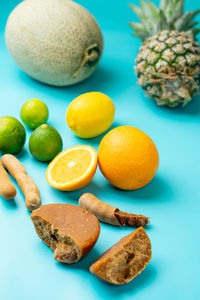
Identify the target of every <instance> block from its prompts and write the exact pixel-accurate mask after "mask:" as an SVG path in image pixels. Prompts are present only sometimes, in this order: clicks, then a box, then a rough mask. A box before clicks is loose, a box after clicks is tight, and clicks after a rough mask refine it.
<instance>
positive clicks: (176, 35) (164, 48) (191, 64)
mask: <svg viewBox="0 0 200 300" xmlns="http://www.w3.org/2000/svg"><path fill="white" fill-rule="evenodd" d="M135 71H136V75H137V77H138V84H139V85H140V86H141V87H142V88H143V89H144V90H145V91H146V95H147V96H148V97H150V98H154V99H155V100H156V102H157V104H158V105H167V106H169V107H175V106H177V105H179V104H182V105H186V104H187V103H188V102H190V101H191V99H192V96H193V95H195V94H198V93H199V89H200V49H199V46H198V43H196V42H195V41H194V39H193V37H192V35H190V34H188V33H186V32H178V31H175V30H173V31H170V30H163V31H162V32H160V33H158V34H155V35H153V36H152V37H149V38H147V39H146V40H145V41H144V43H143V44H142V46H141V48H140V50H139V53H138V56H137V59H136V66H135Z"/></svg>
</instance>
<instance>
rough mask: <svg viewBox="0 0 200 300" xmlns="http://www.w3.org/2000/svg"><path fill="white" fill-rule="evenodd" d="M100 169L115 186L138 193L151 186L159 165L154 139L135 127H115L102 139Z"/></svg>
mask: <svg viewBox="0 0 200 300" xmlns="http://www.w3.org/2000/svg"><path fill="white" fill-rule="evenodd" d="M98 161H99V167H100V170H101V172H102V173H103V175H104V176H105V177H106V178H107V180H108V181H109V182H110V183H112V184H113V185H114V186H116V187H118V188H120V189H123V190H135V189H138V188H141V187H143V186H145V185H146V184H148V183H149V182H150V181H151V179H152V178H153V177H154V175H155V174H156V171H157V169H158V166H159V154H158V150H157V148H156V146H155V144H154V142H153V141H152V139H151V138H150V137H149V136H148V135H147V134H145V133H144V132H143V131H141V130H139V129H137V128H135V127H132V126H120V127H116V128H114V129H113V130H111V131H110V132H108V133H107V134H106V135H105V136H104V138H103V139H102V141H101V143H100V146H99V151H98Z"/></svg>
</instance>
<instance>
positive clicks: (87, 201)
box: [79, 193, 149, 227]
mask: <svg viewBox="0 0 200 300" xmlns="http://www.w3.org/2000/svg"><path fill="white" fill-rule="evenodd" d="M79 205H80V206H82V207H84V208H86V209H87V210H89V211H90V212H92V213H93V214H94V215H95V216H96V217H97V218H98V219H99V220H100V221H102V222H104V223H108V224H112V225H116V226H129V227H140V226H145V225H147V224H148V223H149V218H148V217H145V216H143V215H136V214H131V213H127V212H123V211H121V210H119V209H118V208H117V207H114V206H111V205H109V204H107V203H104V202H103V201H101V200H99V199H98V198H97V197H95V196H94V195H93V194H90V193H85V194H83V195H81V197H80V199H79Z"/></svg>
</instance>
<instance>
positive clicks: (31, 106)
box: [21, 99, 49, 129]
mask: <svg viewBox="0 0 200 300" xmlns="http://www.w3.org/2000/svg"><path fill="white" fill-rule="evenodd" d="M48 115H49V112H48V108H47V106H46V104H45V103H44V102H42V101H41V100H38V99H31V100H29V101H27V102H25V103H24V105H23V106H22V109H21V119H22V121H23V122H24V124H25V125H26V126H27V127H29V128H30V129H35V128H37V127H39V126H40V125H42V124H44V123H46V121H47V120H48Z"/></svg>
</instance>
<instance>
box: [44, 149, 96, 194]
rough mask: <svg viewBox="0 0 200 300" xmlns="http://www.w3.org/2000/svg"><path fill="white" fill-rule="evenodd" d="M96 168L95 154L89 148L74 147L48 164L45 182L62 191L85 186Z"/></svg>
mask: <svg viewBox="0 0 200 300" xmlns="http://www.w3.org/2000/svg"><path fill="white" fill-rule="evenodd" d="M96 168H97V154H96V151H95V150H94V148H92V147H90V146H83V145H81V146H75V147H71V148H69V149H67V150H64V151H62V152H61V153H59V154H58V155H57V156H56V157H55V158H54V159H53V160H52V162H51V163H50V164H49V166H48V168H47V172H46V179H47V182H48V183H49V184H50V185H51V186H53V187H54V188H56V189H58V190H62V191H74V190H77V189H80V188H82V187H84V186H86V185H87V184H88V183H89V182H90V181H91V180H92V178H93V176H94V174H95V172H96Z"/></svg>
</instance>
